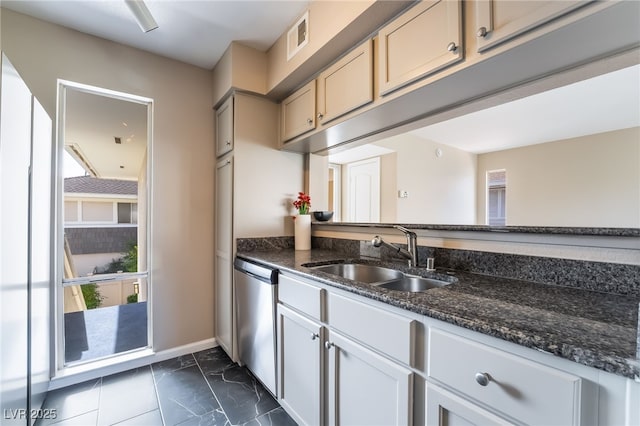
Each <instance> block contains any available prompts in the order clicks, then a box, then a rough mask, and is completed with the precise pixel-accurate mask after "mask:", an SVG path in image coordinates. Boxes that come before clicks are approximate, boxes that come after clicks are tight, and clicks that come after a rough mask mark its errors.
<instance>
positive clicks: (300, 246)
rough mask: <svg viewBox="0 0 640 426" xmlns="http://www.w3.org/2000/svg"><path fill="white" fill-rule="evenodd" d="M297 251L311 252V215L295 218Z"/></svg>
mask: <svg viewBox="0 0 640 426" xmlns="http://www.w3.org/2000/svg"><path fill="white" fill-rule="evenodd" d="M293 226H294V235H295V247H296V250H311V215H310V214H301V215H298V216H294V217H293Z"/></svg>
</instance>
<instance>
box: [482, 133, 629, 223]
mask: <svg viewBox="0 0 640 426" xmlns="http://www.w3.org/2000/svg"><path fill="white" fill-rule="evenodd" d="M495 169H506V170H507V196H506V198H507V205H506V208H507V225H512V226H517V225H523V226H524V225H529V226H531V225H535V226H573V227H580V226H585V227H629V228H637V227H639V226H640V189H639V188H640V128H632V129H625V130H618V131H614V132H607V133H601V134H597V135H590V136H584V137H580V138H573V139H566V140H563V141H556V142H550V143H545V144H540V145H533V146H527V147H523V148H515V149H509V150H505V151H499V152H493V153H489V154H481V155H479V156H478V218H479V221H480V222H479V223H484V217H485V211H484V206H485V188H484V185H485V175H486V172H487V171H489V170H495Z"/></svg>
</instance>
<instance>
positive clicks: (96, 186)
mask: <svg viewBox="0 0 640 426" xmlns="http://www.w3.org/2000/svg"><path fill="white" fill-rule="evenodd" d="M64 192H66V193H82V194H118V195H138V182H136V181H133V180H118V179H101V178H96V177H93V176H76V177H69V178H65V179H64Z"/></svg>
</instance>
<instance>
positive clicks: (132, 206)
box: [118, 203, 138, 223]
mask: <svg viewBox="0 0 640 426" xmlns="http://www.w3.org/2000/svg"><path fill="white" fill-rule="evenodd" d="M137 216H138V204H136V203H118V223H138V217H137Z"/></svg>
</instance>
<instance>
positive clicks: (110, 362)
mask: <svg viewBox="0 0 640 426" xmlns="http://www.w3.org/2000/svg"><path fill="white" fill-rule="evenodd" d="M216 346H218V343H217V342H216V339H215V338H211V339H205V340H201V341H199V342H194V343H189V344H187V345H183V346H178V347H175V348H171V349H166V350H164V351H160V352H153V350H151V349H145V350H142V351H136V352H131V353H127V354H124V355H122V356H118V357H114V358H109V359H105V360H100V361H96V362H91V363H87V364H83V365H78V366H74V367H67V368H65V369H63V370H60V371H58V372H57V374H56V375H55V377H53V378H52V379H51V381H50V382H49V391H52V390H55V389H60V388H64V387H67V386H71V385H75V384H78V383H82V382H85V381H87V380H93V379H97V378H99V377H104V376H109V375H111V374H116V373H121V372H123V371H127V370H131V369H133V368H139V367H144V366H146V365H151V364H153V363H156V362H160V361H166V360H168V359H171V358H176V357H179V356H182V355H188V354H191V353H194V352H199V351H203V350H205V349H210V348H214V347H216Z"/></svg>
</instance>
